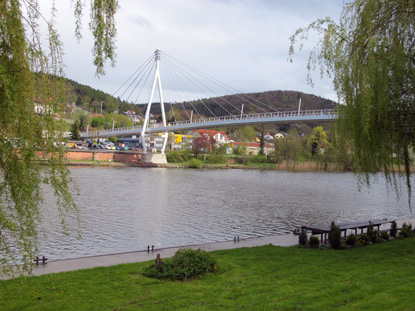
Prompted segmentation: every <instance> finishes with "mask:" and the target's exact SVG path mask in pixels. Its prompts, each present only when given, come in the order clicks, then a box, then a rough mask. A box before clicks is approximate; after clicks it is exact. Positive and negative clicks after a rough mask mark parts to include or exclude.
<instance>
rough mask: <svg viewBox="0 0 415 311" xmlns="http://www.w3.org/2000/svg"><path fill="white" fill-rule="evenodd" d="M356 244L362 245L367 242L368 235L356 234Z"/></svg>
mask: <svg viewBox="0 0 415 311" xmlns="http://www.w3.org/2000/svg"><path fill="white" fill-rule="evenodd" d="M356 244H357V245H358V246H364V245H368V244H369V236H368V235H367V234H366V233H362V234H361V235H359V236H358V238H357V241H356Z"/></svg>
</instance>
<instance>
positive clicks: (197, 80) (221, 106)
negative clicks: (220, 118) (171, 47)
mask: <svg viewBox="0 0 415 311" xmlns="http://www.w3.org/2000/svg"><path fill="white" fill-rule="evenodd" d="M169 61H170V62H172V61H171V60H169ZM172 64H174V65H175V66H177V67H178V65H176V64H175V63H174V62H172ZM178 70H180V71H181V72H182V73H186V74H187V75H188V76H189V77H191V78H193V80H195V81H196V82H197V83H198V84H200V85H202V86H204V87H205V88H206V89H207V90H208V91H210V92H211V93H213V94H217V93H216V92H215V91H213V90H212V89H211V88H209V87H208V86H206V85H205V84H203V83H202V82H201V81H200V80H199V79H197V78H195V77H194V76H193V75H191V74H189V73H188V72H184V70H183V69H181V68H180V69H179V67H178ZM189 80H191V79H190V78H189ZM191 81H192V80H191ZM193 84H194V85H195V86H196V87H198V88H199V90H201V91H202V92H203V93H204V94H205V95H207V97H209V96H210V95H209V94H208V93H207V92H206V91H204V90H203V89H202V88H201V87H199V86H197V85H196V84H195V83H193ZM220 98H222V97H220ZM222 99H223V98H222ZM210 100H212V101H214V102H215V103H216V104H217V105H218V106H219V107H220V108H221V109H223V110H224V111H226V112H227V113H228V114H229V115H230V116H231V117H234V118H235V116H234V115H233V114H232V113H231V112H230V111H229V110H227V109H226V108H225V107H224V106H223V105H221V104H220V103H219V102H217V101H216V99H215V98H214V97H211V98H210ZM224 100H225V101H226V99H224ZM200 101H201V102H202V103H203V101H202V100H200ZM226 102H227V103H228V104H230V105H231V106H232V107H233V108H235V109H236V110H239V111H240V109H238V108H236V107H235V106H234V105H233V104H232V103H230V102H228V101H226ZM203 104H204V103H203ZM205 107H206V105H205ZM209 111H210V109H209ZM212 114H213V112H212ZM213 115H214V116H215V117H216V115H215V114H213Z"/></svg>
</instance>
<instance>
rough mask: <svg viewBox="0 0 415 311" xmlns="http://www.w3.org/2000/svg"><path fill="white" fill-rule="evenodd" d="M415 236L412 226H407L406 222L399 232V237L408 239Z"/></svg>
mask: <svg viewBox="0 0 415 311" xmlns="http://www.w3.org/2000/svg"><path fill="white" fill-rule="evenodd" d="M412 234H413V232H412V224H407V223H406V222H404V223H403V224H402V228H401V230H400V231H399V236H400V237H403V238H408V237H410V236H411V235H412Z"/></svg>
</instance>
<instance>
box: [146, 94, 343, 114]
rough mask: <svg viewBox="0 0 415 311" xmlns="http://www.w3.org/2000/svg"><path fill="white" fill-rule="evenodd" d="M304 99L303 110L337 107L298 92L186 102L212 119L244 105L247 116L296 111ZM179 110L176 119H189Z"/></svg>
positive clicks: (155, 111) (154, 107)
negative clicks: (213, 116)
mask: <svg viewBox="0 0 415 311" xmlns="http://www.w3.org/2000/svg"><path fill="white" fill-rule="evenodd" d="M300 98H301V109H302V110H305V109H307V110H313V109H332V108H334V107H336V103H335V102H334V101H332V100H329V99H325V98H322V97H320V96H315V95H312V94H306V93H302V92H297V91H266V92H260V93H247V94H235V95H227V96H223V97H216V98H209V99H201V100H198V101H194V102H191V103H190V102H185V103H184V106H185V108H186V110H188V111H190V110H195V109H194V108H193V107H195V108H196V110H197V111H198V112H199V113H200V114H201V115H204V116H212V113H211V112H213V113H214V114H215V115H217V116H222V115H226V114H228V112H229V113H231V114H236V115H238V114H240V110H239V109H240V107H241V106H242V104H244V112H245V113H261V112H265V111H266V112H271V111H296V110H297V109H298V102H299V99H300ZM192 105H193V107H192ZM139 106H141V108H142V109H143V111H144V109H145V105H139ZM221 106H222V107H223V108H222V107H221ZM165 107H166V109H170V108H169V107H170V106H169V105H165ZM175 110H176V111H175V114H176V119H182V118H184V117H185V116H186V113H183V112H184V109H183V106H182V105H176V106H175ZM209 110H210V111H211V112H210V111H209ZM227 111H228V112H227ZM151 113H152V114H155V115H159V114H160V113H161V112H160V105H159V104H158V103H155V104H153V105H152V107H151ZM195 113H196V112H195ZM168 116H170V114H168ZM195 117H196V116H195Z"/></svg>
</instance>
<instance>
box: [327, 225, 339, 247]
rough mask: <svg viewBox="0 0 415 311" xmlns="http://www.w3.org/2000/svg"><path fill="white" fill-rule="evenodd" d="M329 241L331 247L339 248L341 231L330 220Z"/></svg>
mask: <svg viewBox="0 0 415 311" xmlns="http://www.w3.org/2000/svg"><path fill="white" fill-rule="evenodd" d="M329 243H330V245H331V247H332V248H333V249H340V246H341V231H340V228H339V227H337V226H336V224H335V223H334V221H332V222H331V226H330V231H329Z"/></svg>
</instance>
